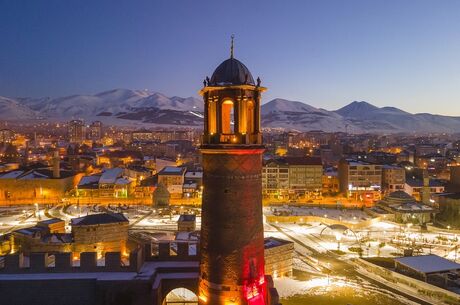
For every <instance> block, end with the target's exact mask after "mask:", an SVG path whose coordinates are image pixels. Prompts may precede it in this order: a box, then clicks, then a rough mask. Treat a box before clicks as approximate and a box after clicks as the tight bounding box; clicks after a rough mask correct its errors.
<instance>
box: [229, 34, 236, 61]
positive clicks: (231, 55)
mask: <svg viewBox="0 0 460 305" xmlns="http://www.w3.org/2000/svg"><path fill="white" fill-rule="evenodd" d="M230 37H231V39H232V43H231V45H230V58H233V39H234V38H235V34H232V36H230Z"/></svg>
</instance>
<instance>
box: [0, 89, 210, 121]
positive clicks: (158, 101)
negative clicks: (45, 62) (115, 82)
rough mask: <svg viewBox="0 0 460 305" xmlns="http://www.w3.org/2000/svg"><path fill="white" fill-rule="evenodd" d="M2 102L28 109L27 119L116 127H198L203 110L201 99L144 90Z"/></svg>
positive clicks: (6, 117)
mask: <svg viewBox="0 0 460 305" xmlns="http://www.w3.org/2000/svg"><path fill="white" fill-rule="evenodd" d="M5 100H10V101H12V102H13V101H14V102H16V103H17V104H18V106H21V107H22V108H23V109H24V110H28V111H29V113H28V118H32V117H35V118H37V119H40V118H42V119H48V120H56V121H58V120H59V121H66V120H70V119H84V120H86V121H92V120H101V121H103V122H106V123H110V124H116V125H123V124H126V125H130V123H132V122H136V123H158V124H171V125H191V126H198V125H201V124H202V123H201V121H202V119H201V118H200V116H199V115H196V114H194V112H198V113H201V112H202V111H203V102H202V101H201V100H199V99H196V98H193V97H189V98H181V97H177V96H174V97H167V96H165V95H163V94H161V93H158V92H150V91H146V90H128V89H115V90H110V91H104V92H101V93H98V94H94V95H71V96H65V97H59V98H38V99H33V98H17V99H6V98H5ZM18 108H19V107H18ZM10 112H18V110H15V111H13V109H11V110H10V111H5V112H2V113H0V119H3V120H10V119H11V118H12V116H11V115H10V114H9V113H10ZM14 118H18V119H20V118H21V116H19V115H16V116H14ZM130 121H132V122H130Z"/></svg>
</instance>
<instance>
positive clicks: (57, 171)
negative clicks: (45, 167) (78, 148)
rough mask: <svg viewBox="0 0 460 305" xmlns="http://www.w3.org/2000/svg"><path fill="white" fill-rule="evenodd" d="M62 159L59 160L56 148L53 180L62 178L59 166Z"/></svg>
mask: <svg viewBox="0 0 460 305" xmlns="http://www.w3.org/2000/svg"><path fill="white" fill-rule="evenodd" d="M60 162H61V159H60V158H59V150H58V149H57V148H56V149H55V150H54V152H53V178H59V177H61V169H60V167H59V164H60Z"/></svg>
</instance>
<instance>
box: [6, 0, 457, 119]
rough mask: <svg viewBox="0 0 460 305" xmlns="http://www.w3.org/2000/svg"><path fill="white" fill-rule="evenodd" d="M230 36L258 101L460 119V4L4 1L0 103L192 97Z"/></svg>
mask: <svg viewBox="0 0 460 305" xmlns="http://www.w3.org/2000/svg"><path fill="white" fill-rule="evenodd" d="M95 2H97V3H95ZM232 33H234V34H235V35H236V41H235V44H236V46H235V57H236V58H238V59H240V60H241V61H242V62H244V63H245V64H246V65H247V66H248V67H249V69H250V70H251V71H252V73H253V75H254V77H257V76H259V75H260V77H261V78H262V82H263V85H265V86H268V87H269V91H268V92H267V93H266V95H265V101H268V100H270V99H272V98H275V97H282V98H286V99H292V100H300V101H304V102H307V103H309V104H311V105H313V106H316V107H322V108H325V109H329V110H331V109H337V108H339V107H341V106H344V105H345V104H347V103H349V102H351V101H353V100H366V101H368V102H370V103H373V104H375V105H377V106H387V105H388V106H390V105H391V106H395V107H399V108H401V109H404V110H407V111H409V112H432V113H442V114H449V115H460V1H447V0H443V1H434V0H433V1H423V0H418V1H410V0H405V1H400V0H395V1H391V0H386V1H368V0H367V1H353V0H348V1H344V0H342V1H306V0H299V1H293V0H292V1H291V0H286V1H281V0H278V1H275V0H273V1H269V0H265V1H255V0H250V1H248V0H246V1H243V0H241V1H201V0H200V1H192V0H187V1H186V0H183V1H179V0H177V1H176V0H164V1H162V0H149V1H147V0H145V1H138V0H133V1H128V0H125V1H118V0H107V1H102V0H98V1H89V0H88V1H86V0H78V1H77V0H66V1H64V0H54V1H51V0H40V1H30V0H0V95H3V96H33V97H38V96H61V95H70V94H80V93H96V92H100V91H103V90H108V89H113V88H130V89H144V88H148V89H151V90H155V91H159V92H163V93H165V94H167V95H179V96H191V95H194V96H197V91H198V90H199V88H200V86H201V85H202V80H203V78H204V77H205V76H206V75H209V76H210V75H211V74H212V71H213V70H214V68H215V67H216V66H217V65H218V64H219V63H220V62H221V61H223V60H224V59H226V58H227V57H228V56H229V37H230V35H231V34H232Z"/></svg>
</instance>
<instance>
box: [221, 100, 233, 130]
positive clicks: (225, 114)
mask: <svg viewBox="0 0 460 305" xmlns="http://www.w3.org/2000/svg"><path fill="white" fill-rule="evenodd" d="M233 118H234V113H233V102H232V101H231V100H226V101H224V102H223V103H222V133H224V134H231V133H234V126H235V125H234V124H233Z"/></svg>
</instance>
